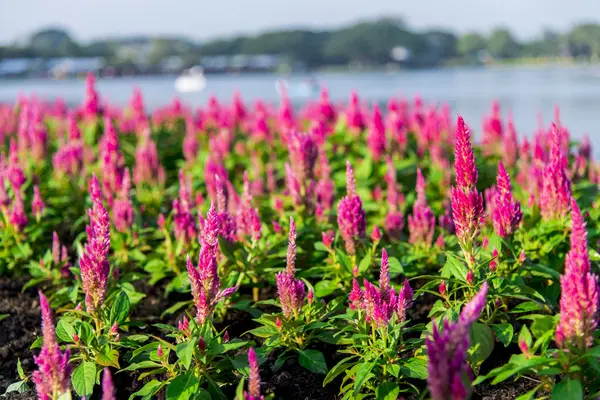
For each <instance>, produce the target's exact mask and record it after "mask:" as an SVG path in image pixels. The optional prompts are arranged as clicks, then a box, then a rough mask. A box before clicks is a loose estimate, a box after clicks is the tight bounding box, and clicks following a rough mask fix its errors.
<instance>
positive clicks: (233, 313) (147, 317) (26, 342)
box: [0, 278, 536, 400]
mask: <svg viewBox="0 0 600 400" xmlns="http://www.w3.org/2000/svg"><path fill="white" fill-rule="evenodd" d="M24 283H25V281H24V280H22V279H7V278H3V279H0V314H9V317H8V318H6V319H4V320H2V321H0V395H1V394H3V393H4V391H5V390H6V388H7V387H8V386H9V385H10V384H11V383H13V382H16V381H18V380H19V377H18V374H17V359H18V358H20V359H21V363H22V365H23V369H24V370H25V373H26V374H30V373H31V371H32V370H33V369H34V368H35V366H34V364H33V352H32V351H31V350H29V346H30V345H31V343H32V342H33V341H34V340H35V338H36V337H37V335H38V333H39V326H40V316H39V302H38V298H37V293H36V292H35V290H28V291H26V292H24V293H21V288H22V286H23V284H24ZM136 289H137V290H138V291H140V292H142V293H145V294H146V297H145V298H144V299H142V300H141V301H140V303H139V304H138V305H137V306H136V307H135V309H134V315H133V316H132V317H133V319H135V320H137V321H141V322H143V323H144V324H145V327H144V328H136V331H137V330H138V329H139V333H145V334H151V335H157V336H162V335H163V332H161V331H160V330H159V329H157V328H155V327H153V326H152V324H154V323H158V322H160V323H166V324H172V325H173V324H176V323H177V321H179V320H180V319H181V318H182V316H183V315H184V312H183V311H181V312H179V313H176V314H175V315H169V316H165V317H164V318H161V313H162V312H163V311H164V310H165V309H167V308H168V307H169V306H170V305H172V304H174V303H175V302H177V301H181V300H186V299H187V297H185V298H184V297H182V296H183V295H181V294H179V293H171V295H170V296H169V297H165V296H164V287H163V286H162V285H160V284H159V285H156V286H150V285H147V284H145V283H140V284H136ZM272 290H273V289H271V291H272ZM273 296H275V294H274V293H271V292H270V291H269V289H265V288H264V289H262V290H261V292H260V297H261V298H272V297H273ZM434 301H435V296H433V295H423V296H420V297H418V298H417V299H415V302H414V304H413V305H412V307H410V308H409V309H408V310H407V312H408V316H409V319H410V320H411V321H412V323H427V322H428V321H429V318H428V317H427V315H428V313H429V311H430V309H431V306H432V304H433V303H434ZM267 308H268V307H267ZM263 311H267V312H268V311H272V310H263ZM215 326H216V327H217V329H219V330H221V329H227V331H228V333H229V336H230V337H232V338H234V337H244V338H245V339H247V340H256V338H254V337H252V336H251V335H246V336H243V335H244V333H245V332H247V331H248V330H250V329H252V328H254V327H256V323H255V322H254V321H253V320H252V316H251V315H250V314H249V313H247V312H245V311H241V310H236V309H230V310H228V312H227V314H226V315H225V317H224V320H222V321H218V322H217V323H215ZM259 342H260V341H259ZM316 349H317V350H319V351H321V352H322V353H323V354H324V355H325V358H326V360H327V366H328V367H329V368H331V367H333V366H334V365H335V364H336V363H337V362H338V361H339V360H340V359H341V358H340V357H341V355H340V354H338V353H337V348H336V346H332V345H327V344H321V345H318V346H317V347H316ZM516 352H519V349H518V348H517V346H515V345H512V346H509V348H505V347H504V346H503V345H502V344H501V343H497V344H496V347H495V349H494V352H493V353H492V355H491V356H490V357H489V359H488V360H486V362H485V363H484V364H483V365H482V368H481V372H482V373H486V372H488V371H489V370H491V369H493V368H495V367H497V366H499V365H502V364H503V363H505V362H506V361H508V359H509V358H510V355H511V354H514V353H516ZM277 355H278V354H271V356H270V357H269V359H267V360H266V362H265V363H263V364H262V365H261V371H260V372H261V377H262V386H263V390H264V391H265V393H268V394H273V395H274V396H275V398H276V399H290V400H291V399H295V400H307V399H314V400H325V399H328V400H334V399H337V398H338V392H339V387H340V382H341V381H340V379H341V377H338V379H336V380H334V381H333V382H331V383H330V384H328V385H327V386H325V387H323V383H322V382H323V378H324V376H323V375H318V374H314V373H312V372H310V371H308V370H306V369H305V368H303V367H302V366H301V365H300V364H299V363H298V361H297V358H295V357H292V358H290V359H288V360H287V361H286V362H285V364H284V366H283V367H282V368H281V370H279V371H276V372H274V371H273V370H272V367H273V365H274V364H275V360H276V358H277ZM138 377H139V372H135V371H134V372H123V373H120V374H113V379H114V381H115V387H116V388H117V398H118V399H126V398H128V397H129V395H131V394H132V393H134V392H136V391H138V390H140V389H141V388H142V387H143V386H144V385H145V384H146V383H147V381H149V380H151V379H153V377H148V378H146V379H144V380H142V381H139V380H138ZM535 385H536V382H535V381H534V380H529V379H521V380H519V381H517V382H510V381H507V382H504V383H503V384H500V385H495V386H492V385H490V384H489V383H487V382H486V383H483V384H481V385H479V386H477V387H476V388H475V389H474V393H473V399H482V400H501V399H502V400H503V399H512V398H515V397H517V396H519V395H521V394H523V393H526V392H527V391H528V390H531V389H532V388H533V387H534V386H535ZM8 398H9V399H19V400H25V399H26V400H30V399H35V395H34V393H33V392H32V391H29V392H28V393H24V394H12V395H9V396H8ZM156 399H158V400H162V399H164V393H163V394H159V396H157V397H156Z"/></svg>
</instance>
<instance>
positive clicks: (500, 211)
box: [492, 162, 523, 237]
mask: <svg viewBox="0 0 600 400" xmlns="http://www.w3.org/2000/svg"><path fill="white" fill-rule="evenodd" d="M492 216H493V217H492V220H493V224H494V231H495V232H496V234H497V235H498V236H501V237H507V236H511V235H512V234H513V233H514V232H515V231H516V230H517V228H518V227H519V223H520V222H521V219H522V218H523V213H522V212H521V204H520V203H519V202H518V201H516V200H515V199H514V198H513V195H512V186H511V184H510V176H509V175H508V172H506V169H504V165H503V164H502V162H499V163H498V177H497V180H496V196H495V200H494V208H493V211H492Z"/></svg>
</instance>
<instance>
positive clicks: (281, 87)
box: [275, 78, 320, 97]
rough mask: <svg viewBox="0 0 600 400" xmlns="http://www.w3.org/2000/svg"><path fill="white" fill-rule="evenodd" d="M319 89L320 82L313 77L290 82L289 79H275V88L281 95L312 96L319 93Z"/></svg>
mask: <svg viewBox="0 0 600 400" xmlns="http://www.w3.org/2000/svg"><path fill="white" fill-rule="evenodd" d="M319 89H320V88H319V83H318V82H317V80H316V79H313V78H309V79H306V80H304V81H302V82H290V81H288V80H287V79H278V80H277V81H275V90H276V91H277V93H278V94H279V96H281V97H284V96H288V97H311V96H314V95H315V94H318V93H319Z"/></svg>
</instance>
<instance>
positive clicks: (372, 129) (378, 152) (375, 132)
mask: <svg viewBox="0 0 600 400" xmlns="http://www.w3.org/2000/svg"><path fill="white" fill-rule="evenodd" d="M386 142H387V138H386V135H385V125H384V124H383V117H382V115H381V110H380V109H379V106H378V105H377V104H374V105H373V117H372V119H371V124H370V125H369V132H368V134H367V145H368V146H369V150H370V151H371V156H372V157H373V159H374V160H379V158H380V157H381V156H382V155H383V154H385V151H386V144H387V143H386Z"/></svg>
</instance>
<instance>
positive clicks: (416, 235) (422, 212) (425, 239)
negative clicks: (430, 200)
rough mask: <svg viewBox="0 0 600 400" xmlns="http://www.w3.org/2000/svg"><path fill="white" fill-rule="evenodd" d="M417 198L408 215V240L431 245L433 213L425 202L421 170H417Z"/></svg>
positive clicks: (433, 226)
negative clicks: (411, 211)
mask: <svg viewBox="0 0 600 400" xmlns="http://www.w3.org/2000/svg"><path fill="white" fill-rule="evenodd" d="M416 186H417V187H416V191H417V199H416V200H415V204H414V206H413V214H412V215H409V216H408V230H409V232H410V236H409V241H410V243H412V244H415V245H423V246H425V247H426V248H429V247H431V244H432V243H433V235H434V233H435V215H434V214H433V212H432V211H431V208H430V207H429V205H428V204H427V197H426V194H425V178H424V177H423V174H422V173H421V170H420V169H418V170H417V185H416Z"/></svg>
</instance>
